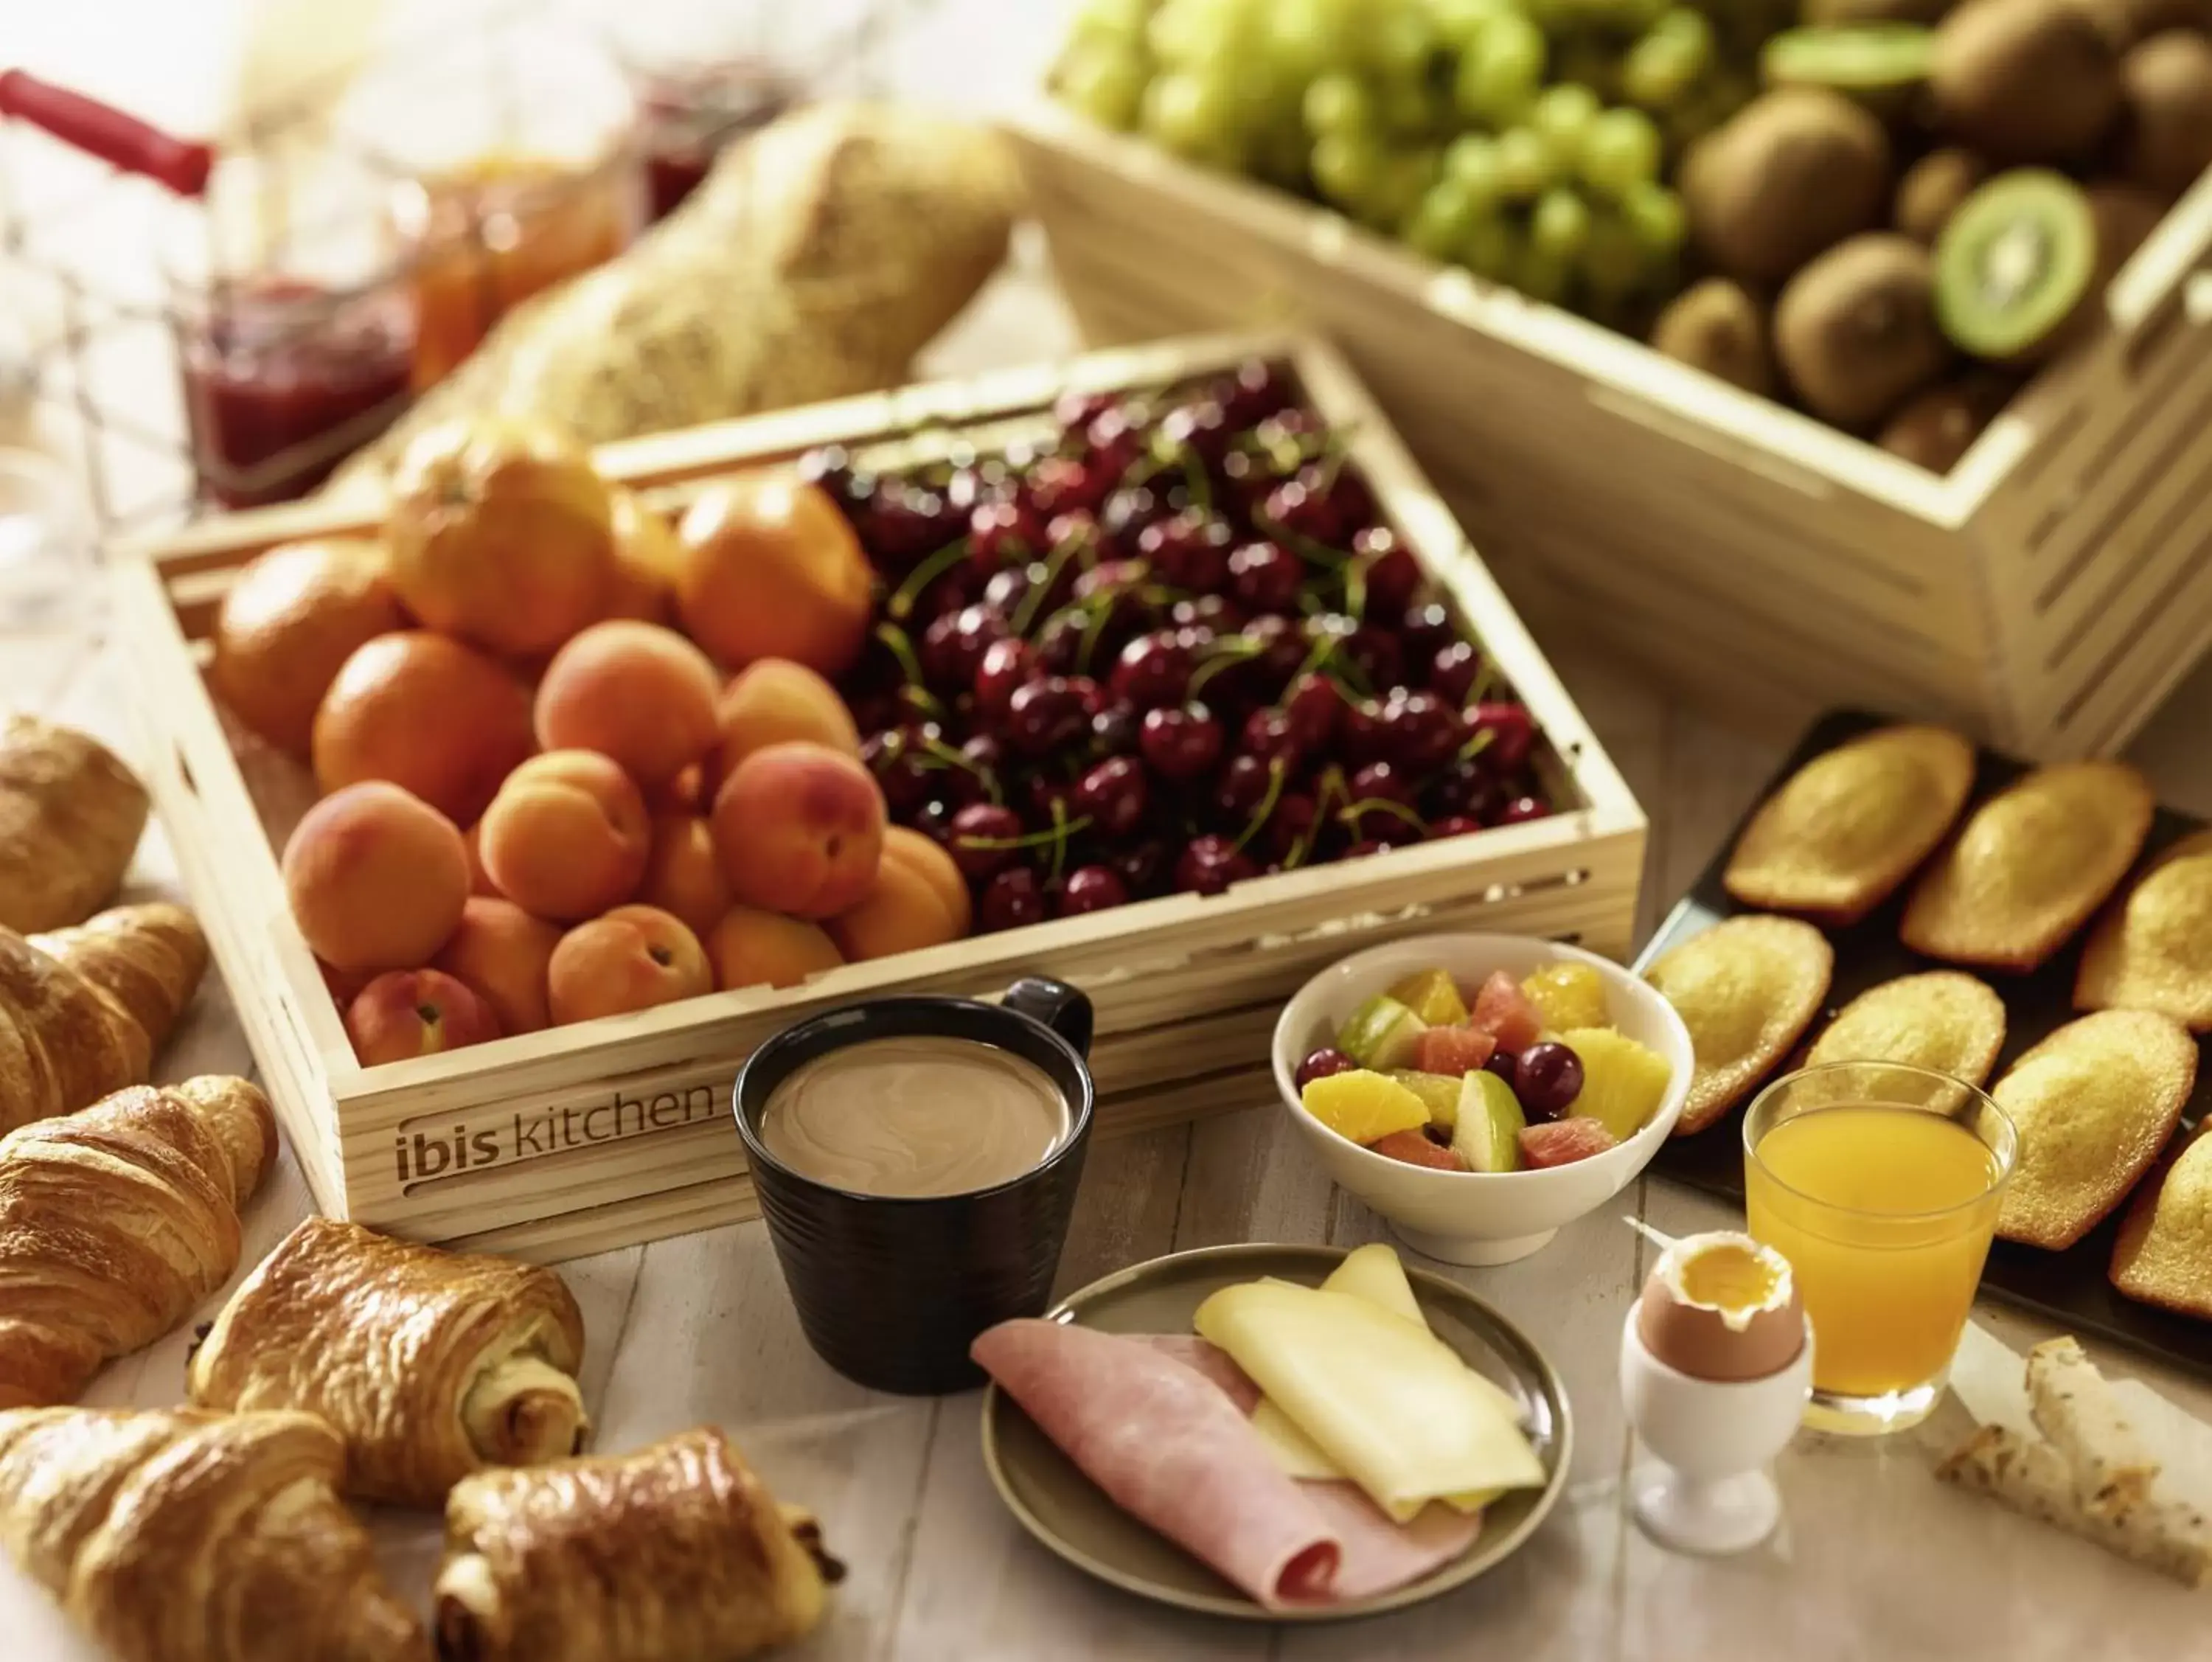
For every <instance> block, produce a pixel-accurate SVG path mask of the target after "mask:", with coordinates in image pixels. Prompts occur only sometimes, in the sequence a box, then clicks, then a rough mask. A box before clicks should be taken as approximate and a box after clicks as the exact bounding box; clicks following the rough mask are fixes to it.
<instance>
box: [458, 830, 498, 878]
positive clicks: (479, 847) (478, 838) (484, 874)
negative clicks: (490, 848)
mask: <svg viewBox="0 0 2212 1662" xmlns="http://www.w3.org/2000/svg"><path fill="white" fill-rule="evenodd" d="M461 846H462V847H463V848H465V849H467V850H468V851H469V892H470V893H471V894H483V895H493V896H496V895H497V894H498V893H499V885H498V884H496V883H495V882H493V881H492V880H491V874H490V873H489V872H488V871H486V870H485V869H484V863H483V820H481V819H479V820H477V823H476V824H475V825H471V826H470V827H469V828H468V829H467V830H466V831H463V832H462V833H461Z"/></svg>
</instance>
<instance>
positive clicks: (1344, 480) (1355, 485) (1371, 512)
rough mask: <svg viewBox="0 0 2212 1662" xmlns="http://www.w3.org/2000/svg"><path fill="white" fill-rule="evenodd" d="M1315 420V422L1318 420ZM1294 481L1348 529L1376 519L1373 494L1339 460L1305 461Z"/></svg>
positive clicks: (1362, 480) (1354, 472) (1353, 472)
mask: <svg viewBox="0 0 2212 1662" xmlns="http://www.w3.org/2000/svg"><path fill="white" fill-rule="evenodd" d="M1285 413H1287V412H1285ZM1314 419H1315V420H1316V423H1318V420H1319V418H1318V417H1315V418H1314ZM1297 481H1298V483H1299V484H1303V485H1304V486H1305V487H1306V489H1307V490H1310V491H1312V492H1314V493H1315V494H1316V495H1317V496H1320V497H1321V498H1322V500H1323V501H1325V502H1328V504H1329V505H1330V506H1331V507H1332V508H1334V510H1335V511H1336V513H1338V514H1340V515H1341V516H1342V517H1343V520H1344V523H1345V526H1346V528H1347V529H1349V530H1354V531H1356V530H1358V528H1360V527H1365V526H1368V525H1370V523H1371V522H1372V521H1374V519H1375V517H1376V511H1375V493H1374V492H1373V491H1371V490H1369V489H1368V488H1367V481H1366V480H1365V479H1364V478H1361V477H1360V476H1359V474H1358V472H1357V471H1356V470H1355V469H1353V468H1352V467H1349V466H1346V465H1345V463H1344V461H1343V460H1342V459H1341V458H1336V459H1332V460H1315V461H1310V462H1308V463H1307V464H1306V465H1305V466H1304V467H1302V468H1300V469H1299V470H1298V473H1297ZM1353 546H1354V547H1355V548H1356V547H1358V543H1357V542H1356V541H1355V542H1354V543H1353Z"/></svg>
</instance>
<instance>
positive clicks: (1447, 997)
mask: <svg viewBox="0 0 2212 1662" xmlns="http://www.w3.org/2000/svg"><path fill="white" fill-rule="evenodd" d="M1390 996H1391V997H1393V998H1395V999H1396V1000H1397V1001H1398V1002H1400V1003H1401V1004H1402V1005H1404V1006H1405V1007H1406V1008H1407V1009H1409V1010H1411V1011H1412V1012H1413V1014H1415V1015H1417V1016H1419V1017H1420V1019H1421V1020H1424V1021H1425V1022H1427V1023H1428V1024H1429V1026H1431V1027H1449V1026H1451V1025H1452V1024H1453V1023H1454V1022H1455V1021H1464V1020H1467V1001H1466V1000H1465V999H1463V998H1462V997H1461V996H1460V994H1459V983H1457V982H1456V981H1454V980H1453V979H1452V978H1451V973H1450V971H1447V970H1416V971H1413V974H1411V975H1409V976H1404V977H1401V978H1400V979H1399V980H1398V981H1396V982H1395V983H1393V984H1392V986H1391V988H1390Z"/></svg>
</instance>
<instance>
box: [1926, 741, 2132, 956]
mask: <svg viewBox="0 0 2212 1662" xmlns="http://www.w3.org/2000/svg"><path fill="white" fill-rule="evenodd" d="M2155 806H2156V804H2155V803H2154V801H2153V799H2152V796H2151V793H2150V787H2149V786H2148V785H2147V784H2145V783H2144V782H2143V777H2142V775H2141V774H2139V773H2137V772H2136V770H2134V769H2133V768H2131V767H2129V766H2128V765H2126V764H2124V763H2121V762H2065V763H2061V764H2057V765H2055V766H2051V767H2047V768H2038V769H2037V770H2035V771H2034V772H2033V773H2031V774H2029V775H2028V776H2027V777H2026V778H2024V779H2022V780H2021V782H2019V783H2018V784H2016V785H2014V786H2013V787H2012V788H2010V789H2008V790H2006V791H2002V792H2001V793H1999V794H1997V795H1996V796H1993V797H1991V798H1990V800H1989V801H1986V802H1984V803H1983V804H1982V806H1981V807H1978V808H1976V809H1975V810H1974V812H1973V813H1972V815H1971V816H1970V817H1969V818H1968V819H1967V820H1966V825H1965V827H1964V828H1963V829H1962V830H1961V831H1960V832H1959V836H1958V839H1957V840H1956V841H1955V842H1954V843H1952V844H1951V846H1950V847H1949V848H1948V849H1945V850H1944V852H1943V854H1942V856H1941V857H1940V858H1939V859H1937V860H1936V863H1935V864H1934V865H1932V866H1930V867H1929V868H1928V870H1927V871H1926V872H1925V873H1924V874H1923V875H1922V877H1921V879H1920V881H1919V883H1918V885H1917V886H1916V887H1915V888H1914V889H1913V891H1912V899H1911V904H1908V905H1907V906H1906V907H1905V924H1904V927H1903V928H1902V929H1901V930H1900V931H1899V933H1900V934H1901V935H1902V936H1903V938H1904V941H1905V945H1906V946H1908V947H1911V948H1912V950H1913V951H1914V952H1916V953H1924V954H1925V955H1926V956H1928V957H1929V958H1940V959H1943V960H1944V961H1945V962H1947V963H1951V964H1982V965H1988V966H1989V967H1990V968H1991V969H1999V970H2018V971H2028V970H2033V969H2034V968H2035V967H2036V966H2037V965H2040V964H2041V963H2043V961H2044V960H2045V959H2048V958H2049V957H2050V956H2051V954H2052V953H2055V952H2057V950H2058V949H2059V948H2060V947H2063V946H2064V945H2065V944H2066V941H2067V940H2068V938H2069V936H2071V935H2072V934H2073V933H2074V932H2075V930H2076V929H2078V928H2081V925H2082V924H2084V923H2085V922H2087V921H2088V919H2089V915H2090V914H2091V913H2092V912H2093V911H2095V910H2097V908H2098V907H2099V906H2100V905H2102V904H2104V900H2105V897H2106V895H2108V894H2110V893H2112V890H2113V888H2114V887H2115V886H2117V885H2118V882H2119V880H2121V879H2122V878H2123V877H2125V876H2126V875H2127V874H2128V868H2129V867H2130V866H2132V865H2133V864H2135V859H2136V854H2137V853H2138V852H2139V851H2140V850H2141V849H2142V844H2143V838H2144V837H2147V836H2148V835H2149V834H2150V822H2151V815H2152V813H2153V812H2154V808H2155Z"/></svg>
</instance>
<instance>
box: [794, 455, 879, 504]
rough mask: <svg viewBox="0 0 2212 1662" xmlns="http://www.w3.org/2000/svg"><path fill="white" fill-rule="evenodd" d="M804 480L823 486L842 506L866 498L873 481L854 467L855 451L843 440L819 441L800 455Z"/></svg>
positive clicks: (801, 473)
mask: <svg viewBox="0 0 2212 1662" xmlns="http://www.w3.org/2000/svg"><path fill="white" fill-rule="evenodd" d="M798 473H799V479H800V481H801V483H803V484H811V485H813V486H815V487H817V489H818V490H821V491H822V492H823V495H825V496H828V497H829V500H830V501H831V502H836V504H837V506H838V507H839V508H841V509H848V510H849V509H850V508H854V507H855V506H856V505H857V504H859V503H860V502H866V500H867V498H868V495H869V492H870V491H871V490H872V489H873V488H874V481H873V480H872V479H871V478H868V477H867V476H866V474H856V473H854V471H853V454H852V452H851V451H849V450H848V449H846V448H845V447H844V446H843V445H842V444H819V445H817V446H815V447H814V448H813V449H811V450H810V451H808V452H807V453H806V454H805V455H803V456H801V457H800V458H799V467H798Z"/></svg>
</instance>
